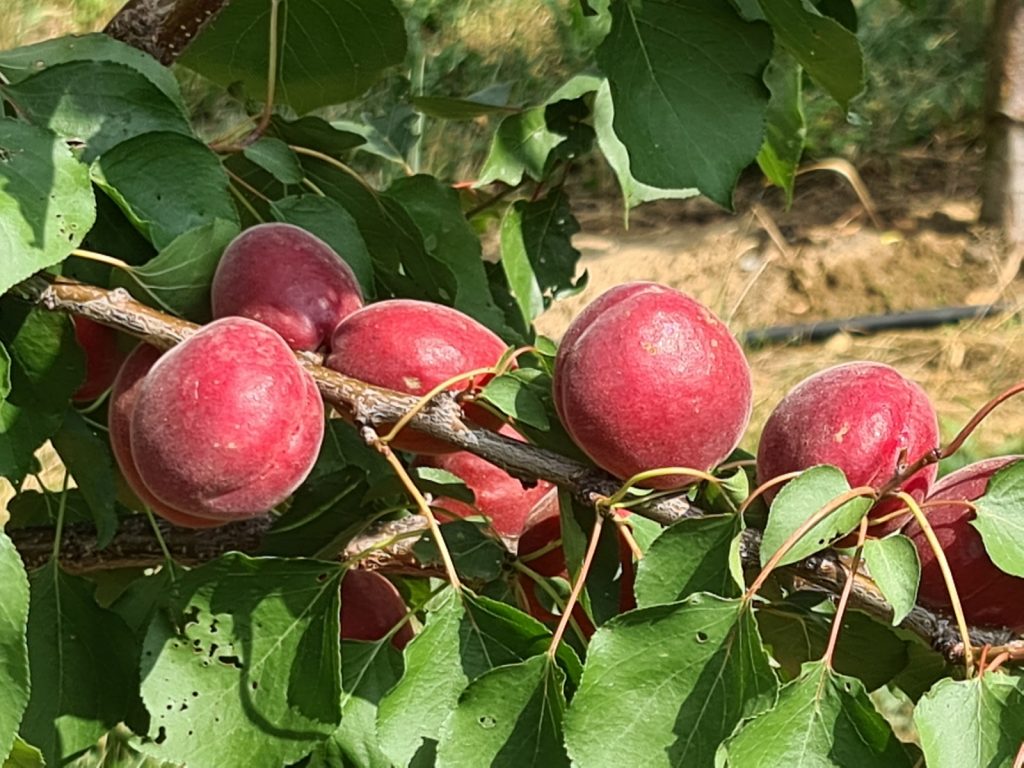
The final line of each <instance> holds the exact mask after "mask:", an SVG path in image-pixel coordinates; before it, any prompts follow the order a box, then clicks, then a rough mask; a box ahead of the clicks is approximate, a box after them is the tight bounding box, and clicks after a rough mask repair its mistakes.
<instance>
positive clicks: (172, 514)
mask: <svg viewBox="0 0 1024 768" xmlns="http://www.w3.org/2000/svg"><path fill="white" fill-rule="evenodd" d="M161 354H162V353H161V352H160V350H158V349H157V348H156V347H151V346H149V345H148V344H145V343H142V344H139V345H138V346H137V347H135V349H134V350H132V352H131V354H130V355H128V357H127V359H125V361H124V364H123V365H122V366H121V370H120V372H119V373H118V374H117V378H115V379H114V384H113V387H112V389H111V391H110V403H109V405H108V408H107V426H108V428H109V430H110V448H111V450H112V451H113V453H114V458H115V459H116V460H117V464H118V466H119V467H120V468H121V474H122V475H123V476H124V479H125V482H127V483H128V487H129V488H131V489H132V491H133V492H134V493H135V495H136V496H138V497H139V500H140V501H142V502H143V503H144V504H145V505H146V506H148V507H149V508H150V509H151V510H153V512H154V513H155V514H157V515H159V516H160V517H162V518H163V519H164V520H167V521H168V522H170V523H173V524H174V525H177V526H180V527H182V528H212V527H214V526H218V525H222V523H221V522H220V521H218V520H208V519H205V518H202V517H196V516H195V515H190V514H188V513H186V512H182V511H181V510H178V509H175V508H174V507H171V506H169V505H167V504H164V503H163V502H162V501H160V499H158V498H157V497H156V496H154V495H153V493H152V492H151V491H150V490H149V488H147V487H146V484H145V483H143V482H142V478H141V477H139V470H138V467H136V466H135V459H134V458H133V457H132V447H131V418H132V413H133V412H134V410H135V401H136V399H137V398H138V395H139V390H140V389H141V388H142V380H143V378H145V376H146V374H147V373H149V369H150V368H152V367H153V364H154V363H155V362H156V361H157V360H158V359H159V358H160V355H161Z"/></svg>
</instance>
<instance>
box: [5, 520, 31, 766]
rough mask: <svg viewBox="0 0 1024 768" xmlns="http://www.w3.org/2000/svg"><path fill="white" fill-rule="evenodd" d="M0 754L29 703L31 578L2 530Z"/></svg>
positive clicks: (15, 732)
mask: <svg viewBox="0 0 1024 768" xmlns="http://www.w3.org/2000/svg"><path fill="white" fill-rule="evenodd" d="M0 584H3V599H2V600H0V755H7V753H8V752H10V751H11V746H12V745H13V744H14V738H15V736H16V735H17V733H18V724H19V723H20V722H21V716H22V713H23V712H24V711H25V705H26V704H28V668H29V659H28V646H27V645H26V644H25V624H26V622H27V621H28V577H27V576H26V575H25V568H24V566H22V564H21V558H20V557H19V556H18V551H17V550H16V549H15V548H14V545H13V544H12V543H11V540H10V539H9V538H7V534H5V533H4V532H3V531H0Z"/></svg>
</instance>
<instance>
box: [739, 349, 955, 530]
mask: <svg viewBox="0 0 1024 768" xmlns="http://www.w3.org/2000/svg"><path fill="white" fill-rule="evenodd" d="M938 444H939V425H938V420H937V419H936V416H935V409H934V408H933V407H932V404H931V401H930V400H929V399H928V396H927V395H926V394H925V392H924V390H922V389H921V387H919V386H918V385H917V384H915V383H914V382H913V381H910V380H909V379H907V378H904V377H903V376H902V375H901V374H900V373H899V371H897V370H896V369H895V368H892V367H890V366H888V365H883V364H882V363H873V362H863V361H862V362H853V363H844V364H841V365H836V366H833V367H831V368H827V369H825V370H823V371H819V372H818V373H815V374H813V375H811V376H809V377H808V378H806V379H804V380H803V381H802V382H800V383H799V384H797V385H796V386H795V387H794V388H793V389H792V390H791V391H790V392H789V394H787V395H786V396H785V397H784V398H783V399H782V401H781V402H780V403H779V404H778V406H776V408H775V410H774V411H773V412H772V414H771V415H770V416H769V417H768V421H767V422H765V425H764V430H763V431H762V432H761V442H760V444H759V445H758V448H757V477H758V482H761V483H764V482H765V481H767V480H770V479H771V478H773V477H778V476H779V475H781V474H784V473H786V472H796V471H800V470H804V469H807V468H808V467H812V466H815V465H817V464H831V465H833V466H836V467H838V468H839V469H841V470H842V471H843V472H844V473H845V474H846V478H847V480H849V482H850V485H851V486H853V487H857V486H860V485H870V486H872V487H873V488H880V487H882V486H883V485H885V484H886V483H888V482H889V480H891V479H892V477H893V475H895V474H896V472H897V469H898V463H899V462H900V461H901V460H904V461H906V462H907V463H912V462H914V461H917V460H918V459H919V458H921V457H922V456H923V455H924V454H926V453H928V451H930V450H932V449H933V448H935V447H936V446H938ZM936 471H937V467H936V466H935V465H934V464H932V465H929V466H927V467H925V468H924V469H922V470H920V471H919V472H916V473H915V474H914V475H913V476H911V477H910V478H909V479H908V480H907V481H905V482H904V483H903V484H902V490H904V491H907V492H908V493H910V494H911V495H913V496H914V497H915V498H918V499H920V498H923V497H924V496H925V494H926V493H927V492H928V488H929V487H930V486H931V483H932V481H933V480H934V479H935V474H936ZM779 487H781V486H776V487H774V488H772V489H770V490H769V491H768V492H767V493H765V501H769V502H770V501H771V500H772V498H774V496H775V494H776V493H778V490H779ZM899 506H901V504H900V502H899V501H898V500H894V499H885V500H883V501H882V502H881V503H879V504H876V505H875V506H874V507H873V508H872V510H871V513H870V514H871V517H873V518H878V517H881V516H883V515H885V514H888V513H889V512H891V511H893V510H895V509H896V508H898V507H899ZM904 520H906V517H902V518H900V519H898V520H894V521H892V522H890V523H889V524H886V525H882V526H874V527H872V529H871V532H872V534H873V535H882V534H884V533H886V532H888V531H891V530H895V529H896V528H898V527H899V526H900V525H901V524H902V522H903V521H904Z"/></svg>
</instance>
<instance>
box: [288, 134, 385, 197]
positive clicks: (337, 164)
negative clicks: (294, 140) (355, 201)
mask: <svg viewBox="0 0 1024 768" xmlns="http://www.w3.org/2000/svg"><path fill="white" fill-rule="evenodd" d="M288 148H289V149H291V150H292V152H295V153H296V154H298V155H305V156H306V157H312V158H315V159H317V160H319V161H321V162H323V163H327V164H328V165H330V166H332V167H334V168H337V169H338V170H339V171H341V172H342V173H345V174H348V175H349V176H351V177H352V178H353V179H355V180H356V181H358V182H359V184H360V185H361V186H362V187H363V189H365V190H366V191H367V192H369V193H370V194H371V195H373V199H374V200H377V201H378V205H379V204H380V201H379V198H378V195H377V190H376V189H374V188H373V187H371V186H370V185H369V184H368V183H367V182H366V179H364V178H363V177H362V176H360V175H359V174H358V173H356V172H355V171H354V170H352V168H350V167H349V166H347V165H345V163H343V162H341V160H338V159H337V158H336V157H331V156H330V155H327V154H324V153H323V152H317V151H316V150H315V149H310V148H309V147H300V146H299V145H297V144H289V145H288Z"/></svg>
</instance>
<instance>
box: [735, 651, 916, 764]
mask: <svg viewBox="0 0 1024 768" xmlns="http://www.w3.org/2000/svg"><path fill="white" fill-rule="evenodd" d="M724 750H725V753H726V755H727V757H726V760H725V765H726V766H728V768H775V767H776V766H780V765H785V766H787V768H789V767H791V768H822V767H823V766H836V767H837V768H839V767H841V766H853V765H855V766H857V768H901V766H906V768H910V766H911V765H913V761H912V760H911V758H910V754H909V752H908V751H907V749H906V747H904V746H903V744H901V743H900V741H899V739H897V738H896V734H894V733H893V732H892V728H891V727H890V726H889V724H888V723H887V722H886V721H885V720H884V719H883V718H882V716H881V715H880V714H878V712H877V710H875V706H874V704H872V703H871V699H869V698H868V694H867V691H866V690H864V686H863V684H862V683H861V682H860V680H857V679H856V678H852V677H844V676H843V675H840V674H837V673H836V672H833V671H832V670H831V669H829V668H828V667H827V666H826V665H825V664H824V663H823V662H820V661H816V662H812V663H809V664H805V665H804V668H803V670H802V671H801V673H800V677H798V678H797V679H796V680H794V681H792V682H791V683H788V684H787V685H785V686H783V688H782V690H781V691H779V700H778V702H777V703H776V705H775V706H774V707H772V709H770V710H769V711H768V712H765V713H764V714H762V715H759V716H758V717H755V718H754V719H753V720H751V721H749V722H747V723H745V724H744V725H743V727H742V728H740V730H739V733H737V734H736V735H735V736H734V737H732V738H731V739H729V741H727V742H726V743H725V746H724Z"/></svg>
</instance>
